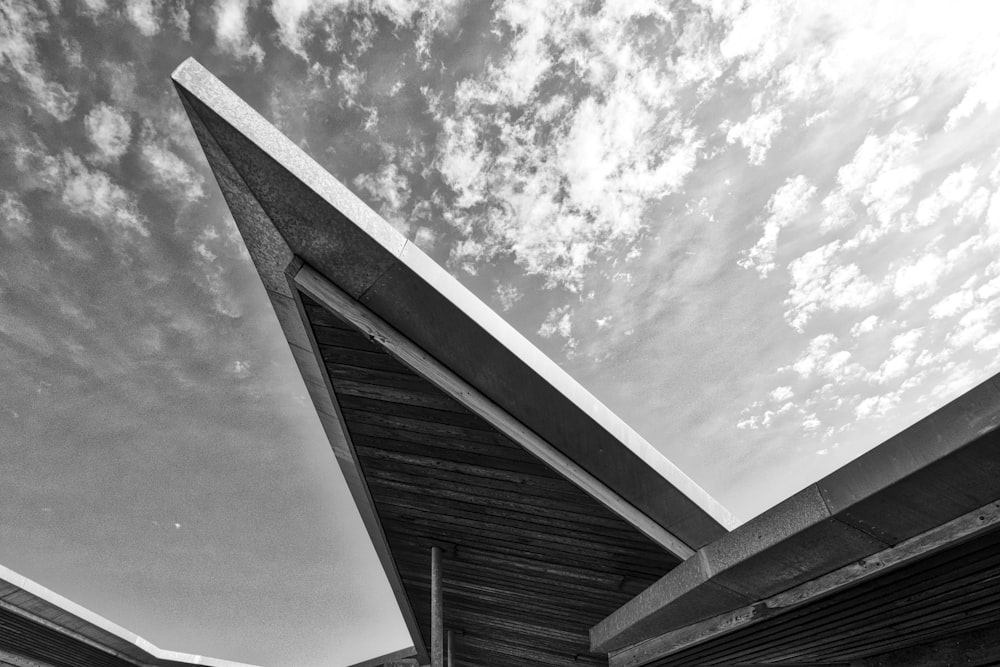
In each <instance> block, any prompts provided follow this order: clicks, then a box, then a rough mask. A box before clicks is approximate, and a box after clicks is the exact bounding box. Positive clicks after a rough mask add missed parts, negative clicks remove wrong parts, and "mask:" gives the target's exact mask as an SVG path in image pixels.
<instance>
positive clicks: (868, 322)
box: [851, 315, 879, 338]
mask: <svg viewBox="0 0 1000 667" xmlns="http://www.w3.org/2000/svg"><path fill="white" fill-rule="evenodd" d="M878 324H879V316H878V315H869V316H868V317H866V318H865V319H863V320H861V321H860V322H857V323H855V324H853V325H852V326H851V335H852V336H854V337H855V338H857V337H858V336H860V335H861V334H866V333H871V332H872V331H875V327H877V326H878Z"/></svg>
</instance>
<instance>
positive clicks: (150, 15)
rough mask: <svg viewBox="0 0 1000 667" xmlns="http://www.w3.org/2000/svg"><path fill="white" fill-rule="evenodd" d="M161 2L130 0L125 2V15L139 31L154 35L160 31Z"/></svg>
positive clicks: (157, 0)
mask: <svg viewBox="0 0 1000 667" xmlns="http://www.w3.org/2000/svg"><path fill="white" fill-rule="evenodd" d="M159 4H160V2H159V0H156V1H154V0H129V1H128V2H126V3H125V15H126V16H127V17H128V20H129V21H131V22H132V25H134V26H135V27H136V28H138V29H139V32H141V33H142V34H143V35H145V36H146V37H152V36H153V35H155V34H156V33H158V32H160V19H159V17H158V16H157V12H158V10H159Z"/></svg>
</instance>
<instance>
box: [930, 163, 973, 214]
mask: <svg viewBox="0 0 1000 667" xmlns="http://www.w3.org/2000/svg"><path fill="white" fill-rule="evenodd" d="M978 175H979V171H978V169H976V167H975V166H974V165H971V164H964V165H962V167H961V169H958V170H957V171H954V172H952V173H950V174H948V176H947V177H946V178H945V179H944V180H943V181H941V185H940V186H938V189H937V190H936V191H935V192H934V194H932V195H931V196H929V197H927V198H925V199H924V200H923V201H921V202H920V204H919V205H918V206H917V212H916V215H915V218H916V223H917V225H919V226H921V227H926V226H928V225H932V224H934V223H935V222H937V220H938V218H939V217H940V216H941V213H942V212H943V211H944V210H945V209H947V208H948V207H950V206H956V205H959V204H962V203H963V202H965V201H966V200H968V199H969V194H970V193H971V192H972V188H973V185H974V183H975V180H976V177H977V176H978Z"/></svg>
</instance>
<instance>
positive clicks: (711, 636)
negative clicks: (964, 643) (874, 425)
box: [591, 377, 1000, 667]
mask: <svg viewBox="0 0 1000 667" xmlns="http://www.w3.org/2000/svg"><path fill="white" fill-rule="evenodd" d="M998 501H1000V377H994V378H992V379H990V380H988V381H986V382H984V383H982V384H981V385H979V386H978V387H975V388H974V389H972V390H970V391H969V392H967V393H966V394H964V395H963V396H961V397H959V398H957V399H955V400H954V401H952V402H951V403H949V404H948V405H946V406H944V407H943V408H941V409H939V410H937V411H936V412H934V413H933V414H931V415H929V416H927V417H926V418H924V419H923V420H921V421H919V422H917V423H916V424H914V425H913V426H911V427H910V428H908V429H906V430H904V431H902V432H901V433H899V434H897V435H895V436H893V437H892V438H890V439H889V440H887V441H886V442H884V443H883V444H881V445H879V446H878V447H876V448H875V449H873V450H871V451H869V452H867V453H866V454H864V455H862V456H860V457H859V458H857V459H855V460H854V461H851V462H850V463H848V464H846V465H844V466H843V467H841V468H840V469H838V470H836V471H834V472H833V473H831V474H830V475H827V476H826V477H824V478H823V479H821V480H820V481H818V482H816V483H815V484H811V485H809V486H808V487H806V488H805V489H803V490H802V491H801V492H799V493H797V494H795V495H794V496H792V497H791V498H788V499H787V500H785V501H783V502H781V503H779V504H778V505H776V506H775V507H773V508H771V509H770V510H768V511H766V512H764V513H762V514H761V515H759V516H757V517H755V518H754V519H752V520H750V521H748V522H747V523H745V524H743V525H742V526H740V527H739V528H737V529H735V530H734V531H732V532H731V533H728V534H726V535H724V536H723V537H721V538H719V539H718V540H716V541H715V542H713V543H712V544H709V545H706V546H705V547H702V548H701V549H699V550H698V553H697V554H695V555H694V556H693V557H691V558H689V559H688V560H687V561H685V562H684V563H683V564H682V565H681V566H679V567H677V568H676V569H675V570H672V571H671V572H670V573H668V574H666V575H665V576H664V577H663V578H662V579H660V580H659V581H658V582H656V583H655V584H654V585H653V586H651V587H649V588H648V589H646V590H645V591H643V592H642V593H641V594H639V595H637V596H636V597H635V598H634V599H633V600H631V601H630V602H629V603H628V604H626V605H624V606H622V607H621V608H620V609H618V610H617V611H615V613H614V614H612V615H610V616H609V617H608V618H606V619H604V620H603V621H601V622H600V623H599V624H597V625H596V626H595V627H594V628H593V629H592V630H591V639H592V647H593V649H594V650H600V651H604V652H609V653H611V654H612V658H611V664H612V665H614V666H615V667H626V666H627V667H637V666H639V665H692V664H693V665H697V664H718V665H740V664H750V663H765V662H769V661H771V660H796V661H799V662H801V663H809V664H846V663H847V662H851V661H855V660H859V659H865V658H869V657H871V656H878V655H882V654H885V653H887V652H892V651H899V650H901V649H904V648H909V647H913V646H921V645H924V644H926V643H927V642H929V641H931V640H932V639H936V638H942V637H944V638H946V637H954V636H957V635H960V634H961V633H963V632H966V631H970V630H976V629H979V628H983V627H987V626H989V627H994V630H995V626H996V624H998V623H1000V608H998V606H997V604H995V603H992V602H991V600H993V599H995V598H996V596H997V595H998V594H1000V558H998V554H1000V530H998V529H1000V502H998ZM998 636H1000V635H998ZM958 645H959V646H961V644H958ZM994 650H996V651H998V652H1000V645H998V646H995V647H994ZM906 655H910V654H909V653H908V654H906ZM851 664H854V663H853V662H852V663H851ZM886 664H924V663H917V662H913V663H908V662H906V661H905V660H903V661H902V662H899V663H895V662H889V663H886ZM928 664H931V663H928ZM932 664H938V663H932ZM942 664H943V663H942ZM976 664H979V663H976Z"/></svg>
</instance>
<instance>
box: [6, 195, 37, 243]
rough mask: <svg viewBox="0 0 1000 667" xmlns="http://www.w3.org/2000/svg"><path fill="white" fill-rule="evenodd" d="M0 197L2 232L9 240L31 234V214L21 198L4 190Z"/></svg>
mask: <svg viewBox="0 0 1000 667" xmlns="http://www.w3.org/2000/svg"><path fill="white" fill-rule="evenodd" d="M2 195H3V197H2V199H0V232H3V235H4V236H5V237H6V238H7V240H9V241H14V240H17V239H23V238H27V237H29V236H31V227H32V221H31V214H30V213H29V212H28V209H27V208H25V206H24V204H22V203H21V200H20V199H18V198H17V196H16V195H14V194H13V193H11V192H3V193H2Z"/></svg>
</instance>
